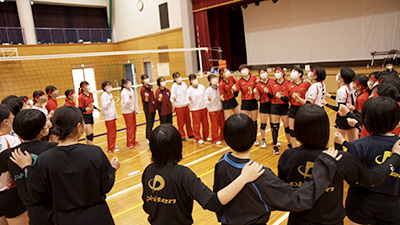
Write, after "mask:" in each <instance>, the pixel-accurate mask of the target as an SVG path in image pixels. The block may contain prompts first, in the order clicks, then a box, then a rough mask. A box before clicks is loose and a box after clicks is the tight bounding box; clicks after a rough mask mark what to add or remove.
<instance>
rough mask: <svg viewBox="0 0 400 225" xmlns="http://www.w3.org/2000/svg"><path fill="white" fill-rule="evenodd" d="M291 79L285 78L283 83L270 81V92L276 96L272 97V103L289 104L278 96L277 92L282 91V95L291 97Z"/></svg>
mask: <svg viewBox="0 0 400 225" xmlns="http://www.w3.org/2000/svg"><path fill="white" fill-rule="evenodd" d="M289 84H290V81H289V80H286V79H285V80H284V81H283V82H282V83H278V82H277V81H276V80H271V82H269V93H270V94H272V95H273V96H274V97H273V98H272V99H271V103H272V104H276V105H279V104H287V102H284V101H282V99H280V98H277V97H276V93H278V92H280V93H281V95H282V97H289V92H288V91H289V89H288V88H289Z"/></svg>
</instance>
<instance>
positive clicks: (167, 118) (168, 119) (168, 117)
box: [160, 113, 172, 124]
mask: <svg viewBox="0 0 400 225" xmlns="http://www.w3.org/2000/svg"><path fill="white" fill-rule="evenodd" d="M160 123H161V124H165V123H170V124H172V113H171V114H167V115H160Z"/></svg>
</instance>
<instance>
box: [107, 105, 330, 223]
mask: <svg viewBox="0 0 400 225" xmlns="http://www.w3.org/2000/svg"><path fill="white" fill-rule="evenodd" d="M331 112H335V111H334V110H330V111H329V112H327V114H329V113H331ZM285 135H286V134H282V135H280V136H279V137H278V139H279V138H282V137H284V136H285ZM271 143H272V141H269V142H268V143H267V144H271ZM258 149H260V147H257V148H255V149H253V150H251V152H254V151H256V150H258ZM213 171H214V169H211V170H209V171H207V172H205V173H202V174H201V175H200V176H198V177H199V178H200V177H203V176H205V175H207V174H209V173H212V172H213ZM142 205H143V202H141V203H138V204H136V205H134V206H132V207H131V208H128V209H125V210H124V211H122V212H120V213H117V214H114V215H113V218H117V217H119V216H121V215H123V214H125V213H127V212H129V211H132V210H134V209H136V208H138V207H140V206H142Z"/></svg>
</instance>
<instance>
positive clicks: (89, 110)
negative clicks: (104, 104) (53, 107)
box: [78, 81, 101, 145]
mask: <svg viewBox="0 0 400 225" xmlns="http://www.w3.org/2000/svg"><path fill="white" fill-rule="evenodd" d="M79 87H80V88H79V99H78V102H79V108H80V109H81V110H82V112H83V117H84V119H85V124H86V126H85V133H86V143H87V144H88V145H92V144H93V138H94V136H93V124H94V119H93V109H96V110H97V111H99V112H100V111H101V110H100V109H98V108H97V107H96V106H94V105H93V102H94V98H93V94H92V93H90V92H89V91H90V86H89V83H88V82H87V81H82V82H81V83H80V85H79Z"/></svg>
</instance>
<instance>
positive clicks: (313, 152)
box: [278, 147, 400, 224]
mask: <svg viewBox="0 0 400 225" xmlns="http://www.w3.org/2000/svg"><path fill="white" fill-rule="evenodd" d="M323 150H324V149H307V148H304V147H298V148H293V149H288V150H287V151H285V152H284V153H283V154H282V156H281V157H280V159H279V164H278V175H279V177H280V178H281V179H282V180H285V181H286V182H288V183H290V184H291V185H292V186H293V187H296V188H298V187H301V186H302V184H303V183H304V181H305V180H307V179H309V178H311V177H312V170H313V167H314V162H315V160H316V159H317V158H318V156H319V155H320V154H321V152H322V151H323ZM339 154H342V155H343V156H342V159H341V160H340V161H339V162H338V163H337V172H336V174H335V176H334V177H333V180H332V182H331V183H330V184H329V187H328V188H327V189H326V190H325V193H324V194H323V195H322V196H321V197H320V198H319V199H318V201H317V202H316V203H315V205H314V206H313V208H312V209H310V210H306V211H303V212H295V213H291V214H290V217H294V218H297V219H302V220H305V221H309V222H313V223H319V224H336V223H339V222H341V221H343V218H344V217H345V215H346V213H345V210H344V207H343V179H345V180H346V181H347V182H348V183H349V184H351V185H364V186H368V187H370V186H376V185H378V184H380V183H382V182H383V181H384V180H385V179H386V178H387V177H388V176H389V174H390V173H391V169H390V167H391V165H390V163H392V165H395V164H396V163H398V162H399V159H400V157H399V155H397V154H396V156H395V157H392V158H391V159H390V162H389V161H388V162H387V163H386V164H385V165H382V166H381V167H379V168H376V169H374V170H370V169H369V168H368V167H366V166H365V165H363V164H362V163H361V162H360V161H358V160H357V159H355V158H354V156H352V155H351V154H349V153H347V152H339Z"/></svg>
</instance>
